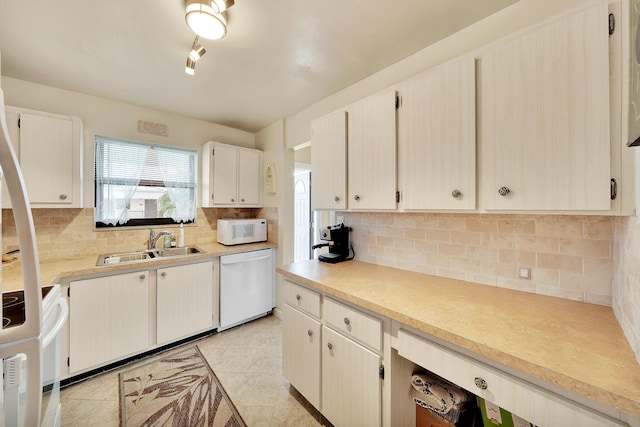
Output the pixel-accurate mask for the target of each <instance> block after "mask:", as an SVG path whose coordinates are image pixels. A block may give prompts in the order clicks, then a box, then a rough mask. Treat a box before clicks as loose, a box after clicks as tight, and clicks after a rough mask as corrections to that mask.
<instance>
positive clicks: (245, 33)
mask: <svg viewBox="0 0 640 427" xmlns="http://www.w3.org/2000/svg"><path fill="white" fill-rule="evenodd" d="M515 1H516V0H474V1H469V0H397V1H388V0H387V1H381V0H315V1H313V0H236V4H235V5H234V6H233V7H231V8H230V9H229V10H228V34H227V37H226V38H224V39H222V40H218V41H211V40H202V39H201V40H200V41H201V43H202V45H203V46H204V47H205V48H206V50H207V53H206V54H205V55H204V57H203V58H202V59H201V60H200V61H199V62H198V63H197V66H196V73H195V75H194V76H189V75H187V74H185V72H184V68H185V63H186V58H187V52H188V51H189V50H190V48H191V44H192V42H193V39H194V37H195V35H194V34H193V33H192V32H191V30H190V29H189V28H188V27H187V25H186V24H185V21H184V1H183V0H164V1H158V0H109V1H87V0H55V1H52V0H29V1H25V0H22V1H16V0H0V52H2V74H3V75H5V76H8V77H13V78H17V79H21V80H26V81H30V82H35V83H40V84H44V85H48V86H54V87H58V88H62V89H67V90H71V91H75V92H81V93H85V94H89V95H95V96H100V97H104V98H109V99H114V100H118V101H124V102H127V103H131V104H136V105H140V106H144V107H149V108H153V109H158V110H163V111H168V112H172V113H177V114H181V115H184V116H188V117H193V118H197V119H201V120H205V121H210V122H214V123H218V124H222V125H226V126H231V127H234V128H238V129H243V130H246V131H249V132H255V131H257V130H259V129H261V128H263V127H264V126H266V125H268V124H270V123H273V122H274V121H276V120H278V119H280V118H283V117H287V116H289V115H291V114H293V113H296V112H298V111H300V110H302V109H304V108H305V107H307V106H309V105H311V104H313V103H315V102H317V101H319V100H321V99H323V98H325V97H327V96H329V95H331V94H333V93H335V92H338V91H340V90H341V89H344V88H345V87H347V86H349V85H351V84H353V83H355V82H357V81H359V80H362V79H363V78H365V77H367V76H369V75H371V74H374V73H375V72H377V71H379V70H381V69H383V68H385V67H387V66H389V65H391V64H393V63H395V62H398V61H399V60H401V59H403V58H406V57H407V56H410V55H412V54H413V53H415V52H417V51H419V50H420V49H422V48H424V47H425V46H428V45H430V44H432V43H434V42H435V41H437V40H440V39H442V38H444V37H446V36H448V35H450V34H452V33H454V32H456V31H458V30H460V29H462V28H464V27H466V26H468V25H470V24H472V23H473V22H475V21H478V20H480V19H482V18H483V17H485V16H488V15H490V14H492V13H494V12H496V11H498V10H500V9H502V8H504V7H505V6H507V5H509V4H512V3H515ZM389 6H391V8H389Z"/></svg>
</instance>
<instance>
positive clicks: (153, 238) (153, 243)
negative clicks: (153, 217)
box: [147, 228, 171, 250]
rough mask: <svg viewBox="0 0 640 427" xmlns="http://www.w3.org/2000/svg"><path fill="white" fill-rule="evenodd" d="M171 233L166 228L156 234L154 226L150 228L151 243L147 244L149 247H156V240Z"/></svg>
mask: <svg viewBox="0 0 640 427" xmlns="http://www.w3.org/2000/svg"><path fill="white" fill-rule="evenodd" d="M170 235H171V232H170V231H167V230H164V231H161V232H159V233H158V234H156V232H155V231H153V228H150V229H149V242H148V243H149V244H148V246H147V249H149V250H151V249H153V248H155V247H156V242H157V241H158V239H159V238H160V237H162V236H170Z"/></svg>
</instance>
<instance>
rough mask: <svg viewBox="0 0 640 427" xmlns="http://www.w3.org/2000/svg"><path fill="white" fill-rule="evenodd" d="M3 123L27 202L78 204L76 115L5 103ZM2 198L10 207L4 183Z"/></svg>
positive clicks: (79, 141) (78, 127) (79, 152)
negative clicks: (8, 135) (30, 108)
mask: <svg viewBox="0 0 640 427" xmlns="http://www.w3.org/2000/svg"><path fill="white" fill-rule="evenodd" d="M7 126H8V128H9V133H10V136H11V140H12V143H13V146H14V149H15V150H16V155H17V157H18V160H19V162H20V168H21V169H22V174H23V176H24V181H25V185H26V188H27V194H28V196H29V202H30V203H31V206H32V207H36V208H56V207H60V208H79V207H82V206H83V200H82V176H81V175H82V174H81V170H82V168H81V162H82V123H81V122H80V119H78V118H77V117H67V116H61V115H57V114H50V113H44V112H39V111H33V110H26V109H22V108H16V107H7ZM2 199H3V200H2V207H4V208H10V207H11V200H10V198H9V193H8V191H7V190H6V186H4V185H3V198H2Z"/></svg>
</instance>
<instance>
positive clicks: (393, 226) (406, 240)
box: [340, 212, 640, 306]
mask: <svg viewBox="0 0 640 427" xmlns="http://www.w3.org/2000/svg"><path fill="white" fill-rule="evenodd" d="M340 215H343V216H344V223H345V224H346V225H348V226H351V227H353V232H352V235H351V237H352V242H353V246H354V250H355V253H356V259H358V260H361V261H364V262H369V263H373V264H379V265H385V266H390V267H396V268H400V269H403V270H410V271H417V272H421V273H426V274H432V275H436V276H443V277H450V278H454V279H461V280H466V281H470V282H475V283H481V284H486V285H492V286H499V287H503V288H511V289H517V290H521V291H527V292H533V293H537V294H545V295H551V296H558V297H562V298H567V299H572V300H577V301H584V302H590V303H595V304H600V305H606V306H611V303H612V280H613V244H614V225H615V224H614V223H615V218H612V217H606V216H568V215H493V214H491V215H490V214H433V213H353V212H342V213H340ZM639 241H640V239H639ZM639 245H640V243H639ZM520 268H526V269H530V270H529V271H530V279H522V278H519V275H518V273H519V269H520ZM638 271H640V270H638Z"/></svg>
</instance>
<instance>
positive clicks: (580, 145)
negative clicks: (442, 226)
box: [479, 4, 611, 210]
mask: <svg viewBox="0 0 640 427" xmlns="http://www.w3.org/2000/svg"><path fill="white" fill-rule="evenodd" d="M607 22H608V21H607V5H606V4H602V5H598V6H595V7H592V8H589V9H586V10H584V11H582V12H580V13H577V14H574V15H571V16H567V17H563V18H559V19H557V20H555V21H554V22H552V23H550V24H548V25H545V26H543V27H541V28H539V29H536V30H533V31H530V32H528V33H526V34H523V35H521V36H518V37H517V38H514V39H511V40H510V41H508V42H506V43H504V44H502V45H500V46H497V47H495V48H492V49H490V50H488V51H487V52H486V53H484V54H483V55H482V57H481V60H480V63H481V87H480V93H481V110H480V114H479V116H480V118H481V119H480V128H481V135H482V144H483V149H482V151H483V156H482V170H483V172H482V174H483V178H484V181H485V185H484V186H483V201H484V207H485V208H486V209H527V210H608V209H609V208H610V203H611V201H610V194H609V193H610V191H609V185H610V184H609V182H610V177H611V175H610V154H609V147H610V142H609V68H608V57H609V53H608V27H607Z"/></svg>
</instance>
